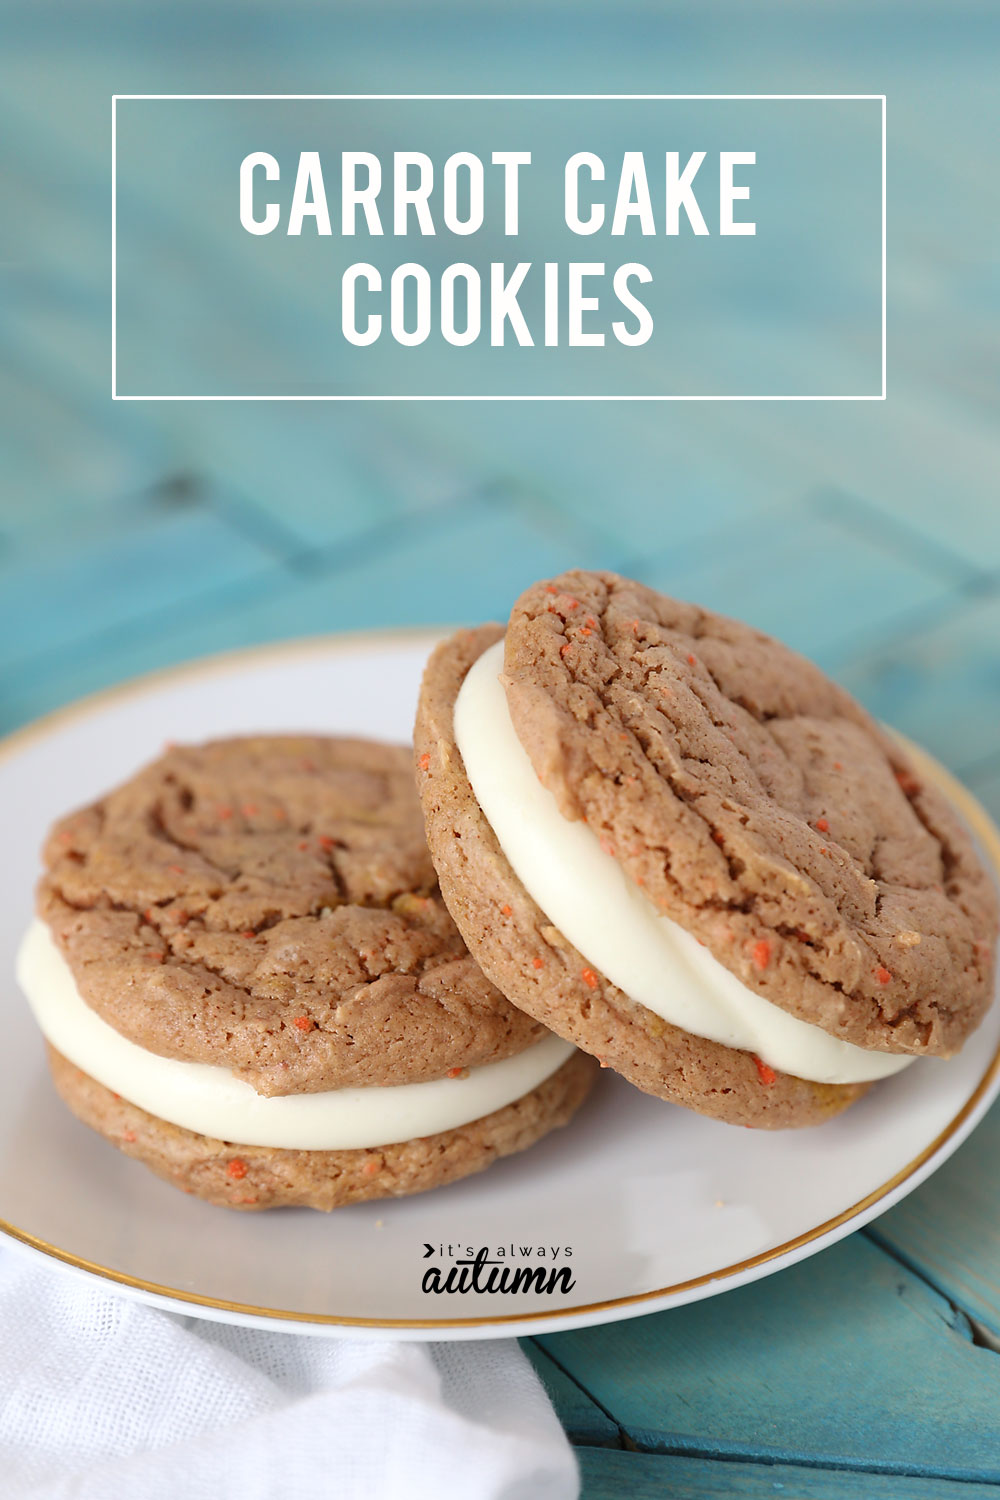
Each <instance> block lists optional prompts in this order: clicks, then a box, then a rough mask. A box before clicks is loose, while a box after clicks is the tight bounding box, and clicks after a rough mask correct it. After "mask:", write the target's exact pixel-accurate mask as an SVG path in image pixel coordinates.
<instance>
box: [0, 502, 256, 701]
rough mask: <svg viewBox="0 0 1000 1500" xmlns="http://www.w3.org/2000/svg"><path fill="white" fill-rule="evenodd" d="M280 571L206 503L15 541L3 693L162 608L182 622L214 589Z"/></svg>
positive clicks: (137, 512) (3, 563) (0, 573)
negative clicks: (21, 675) (20, 674)
mask: <svg viewBox="0 0 1000 1500" xmlns="http://www.w3.org/2000/svg"><path fill="white" fill-rule="evenodd" d="M33 543H34V544H33ZM273 570H274V562H273V559H272V557H271V556H270V554H269V552H268V551H267V549H266V548H264V547H262V546H260V545H259V544H257V543H255V542H254V541H251V540H249V539H248V538H246V537H244V536H242V535H240V533H239V532H237V531H235V530H234V529H233V528H232V527H231V526H229V525H227V524H226V523H225V521H224V520H221V519H220V518H219V517H217V516H216V515H214V514H213V513H212V511H211V510H210V509H209V508H208V507H207V506H204V505H187V504H182V505H179V506H175V505H171V504H169V503H167V504H161V505H157V504H155V503H152V502H150V503H147V504H134V505H128V506H117V507H114V508H112V507H108V510H107V511H106V512H105V513H104V515H103V517H102V522H101V524H100V525H98V524H95V523H94V522H93V520H88V522H87V523H86V524H80V523H79V522H77V523H76V524H73V523H70V524H68V525H67V526H66V527H64V528H62V529H61V530H60V532H59V533H58V534H57V535H52V534H51V533H46V534H43V535H42V536H41V537H37V536H36V537H34V538H30V537H27V536H22V537H20V538H15V539H14V543H13V545H12V546H11V547H10V548H9V549H8V550H7V552H6V554H5V555H4V556H3V557H2V558H0V663H2V670H0V692H2V691H3V690H4V687H5V685H7V684H9V683H10V681H11V677H12V675H13V674H14V673H16V672H17V670H18V669H21V670H22V671H25V672H27V671H32V670H34V666H35V665H36V664H44V662H45V661H46V660H52V659H53V658H56V659H58V657H59V656H61V655H62V654H63V653H65V654H66V656H67V657H68V658H71V657H72V656H73V655H74V653H75V652H77V651H78V650H79V649H80V647H81V645H85V643H86V641H87V640H88V638H93V637H99V636H100V634H101V632H104V631H108V630H111V629H118V630H122V631H124V630H127V629H129V628H131V627H132V626H133V625H134V624H135V623H136V622H137V621H140V620H141V619H142V618H143V617H144V616H147V615H151V614H154V613H155V612H156V611H157V610H161V609H163V608H167V607H169V608H170V609H171V610H173V611H174V612H175V613H176V614H177V616H178V617H182V616H183V613H184V609H185V607H186V606H187V605H188V604H189V603H190V602H191V601H192V600H193V599H196V598H197V597H198V596H199V595H201V594H203V593H205V592H206V591H207V590H210V589H218V588H221V587H225V586H226V585H231V584H233V583H234V582H236V581H238V580H240V581H244V582H246V581H249V580H251V579H257V578H260V577H261V576H266V574H267V573H268V572H272V571H273Z"/></svg>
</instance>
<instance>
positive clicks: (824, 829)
mask: <svg viewBox="0 0 1000 1500" xmlns="http://www.w3.org/2000/svg"><path fill="white" fill-rule="evenodd" d="M816 827H817V829H818V830H819V832H820V833H829V832H830V824H829V822H828V821H827V819H826V818H817V819H816Z"/></svg>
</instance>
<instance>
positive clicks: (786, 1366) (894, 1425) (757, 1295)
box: [539, 1235, 1000, 1483]
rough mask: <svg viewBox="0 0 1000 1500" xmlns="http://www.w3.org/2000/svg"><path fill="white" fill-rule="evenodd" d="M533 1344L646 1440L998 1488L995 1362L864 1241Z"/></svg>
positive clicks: (702, 1451) (633, 1439) (631, 1438)
mask: <svg viewBox="0 0 1000 1500" xmlns="http://www.w3.org/2000/svg"><path fill="white" fill-rule="evenodd" d="M539 1342H540V1343H541V1345H542V1347H543V1348H544V1349H546V1350H551V1351H552V1353H553V1356H554V1357H555V1358H556V1359H557V1360H558V1361H559V1363H560V1364H561V1365H562V1367H563V1368H564V1369H565V1370H567V1371H568V1372H569V1374H571V1375H572V1376H573V1378H574V1379H575V1380H576V1381H577V1382H578V1383H579V1384H580V1385H582V1386H583V1387H584V1389H585V1390H587V1391H589V1392H590V1393H591V1394H592V1395H593V1396H594V1398H595V1400H597V1401H598V1402H599V1403H600V1404H601V1406H603V1407H604V1408H605V1410H606V1411H608V1412H610V1413H611V1414H612V1415H613V1416H614V1418H615V1420H616V1421H617V1422H618V1424H619V1426H620V1427H621V1428H622V1430H623V1433H624V1435H625V1439H626V1441H627V1442H630V1443H634V1444H635V1446H636V1447H638V1448H641V1449H645V1450H658V1451H660V1452H671V1453H681V1454H687V1455H688V1456H698V1457H719V1458H723V1457H724V1458H733V1459H746V1458H752V1459H756V1460H769V1461H772V1462H777V1463H788V1462H793V1463H794V1462H800V1463H801V1462H806V1463H809V1464H818V1465H822V1466H824V1467H830V1468H833V1467H844V1468H863V1469H869V1468H870V1469H873V1470H879V1471H881V1472H893V1471H895V1472H899V1473H906V1474H918V1475H919V1474H923V1475H927V1476H931V1477H932V1476H935V1475H939V1476H940V1475H948V1476H950V1477H953V1478H965V1479H977V1480H980V1481H984V1482H986V1481H988V1482H991V1483H994V1482H995V1483H1000V1440H998V1436H997V1414H998V1411H1000V1363H998V1361H1000V1356H998V1355H996V1354H994V1353H993V1352H992V1351H990V1350H987V1349H983V1348H979V1347H977V1346H976V1345H975V1344H973V1342H972V1338H971V1334H970V1330H969V1327H968V1324H967V1322H966V1321H965V1319H964V1317H963V1316H962V1315H961V1313H958V1312H957V1311H956V1310H955V1309H953V1308H952V1307H950V1306H949V1304H948V1303H947V1302H946V1301H945V1300H944V1298H943V1297H941V1296H939V1295H938V1294H937V1293H936V1292H934V1291H933V1290H931V1289H930V1288H929V1287H928V1286H927V1285H926V1284H925V1283H924V1282H922V1281H921V1280H920V1279H919V1278H917V1277H916V1276H914V1275H913V1274H911V1273H910V1272H909V1271H907V1270H906V1269H905V1268H904V1267H902V1266H900V1265H899V1264H898V1263H897V1262H895V1261H894V1260H893V1259H892V1258H890V1257H889V1256H887V1255H885V1254H884V1253H882V1252H881V1251H880V1250H879V1249H878V1248H877V1247H876V1246H874V1245H872V1244H871V1243H869V1242H868V1241H866V1240H865V1238H864V1237H863V1236H858V1235H855V1236H854V1237H852V1238H851V1239H849V1240H847V1241H845V1242H844V1243H842V1244H841V1245H837V1246H834V1247H833V1248H832V1249H830V1250H827V1251H825V1252H824V1253H823V1254H822V1255H821V1256H818V1257H816V1258H815V1259H813V1260H808V1261H805V1262H802V1263H801V1264H799V1265H797V1266H793V1267H791V1268H790V1269H788V1270H786V1271H783V1272H782V1273H781V1275H780V1276H778V1277H775V1278H773V1279H771V1280H766V1281H762V1282H758V1283H756V1284H755V1285H753V1286H749V1287H743V1288H741V1289H739V1290H737V1291H733V1292H728V1293H727V1294H726V1295H725V1296H722V1297H714V1298H712V1299H710V1300H709V1301H706V1302H701V1303H696V1304H694V1305H692V1306H690V1307H686V1308H679V1309H676V1310H674V1311H672V1312H668V1313H660V1314H654V1315H652V1316H650V1317H646V1318H642V1319H637V1320H636V1321H635V1322H630V1323H612V1324H608V1325H607V1326H605V1327H603V1328H592V1329H584V1330H580V1331H578V1332H573V1333H563V1334H552V1335H549V1336H545V1337H542V1338H541V1339H540V1340H539Z"/></svg>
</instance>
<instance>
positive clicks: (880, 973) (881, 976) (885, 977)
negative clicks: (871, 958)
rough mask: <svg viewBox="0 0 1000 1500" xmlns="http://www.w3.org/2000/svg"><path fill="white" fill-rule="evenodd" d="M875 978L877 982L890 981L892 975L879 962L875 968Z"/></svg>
mask: <svg viewBox="0 0 1000 1500" xmlns="http://www.w3.org/2000/svg"><path fill="white" fill-rule="evenodd" d="M875 978H876V979H877V980H878V982H879V984H891V983H892V975H891V974H890V973H889V970H888V969H887V968H886V967H885V965H884V964H879V966H878V968H877V969H876V970H875Z"/></svg>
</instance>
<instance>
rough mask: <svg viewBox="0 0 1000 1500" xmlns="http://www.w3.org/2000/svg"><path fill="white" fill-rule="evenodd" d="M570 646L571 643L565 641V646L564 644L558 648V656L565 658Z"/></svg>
mask: <svg viewBox="0 0 1000 1500" xmlns="http://www.w3.org/2000/svg"><path fill="white" fill-rule="evenodd" d="M571 644H572V643H571V642H570V641H567V642H566V644H565V646H560V647H559V655H560V656H567V655H568V654H569V650H570V646H571Z"/></svg>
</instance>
